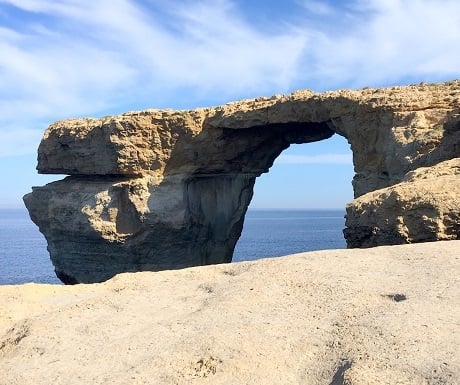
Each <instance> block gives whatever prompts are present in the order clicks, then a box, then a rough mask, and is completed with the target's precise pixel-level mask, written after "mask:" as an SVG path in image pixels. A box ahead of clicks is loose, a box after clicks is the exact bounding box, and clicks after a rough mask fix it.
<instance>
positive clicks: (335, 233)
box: [0, 209, 346, 285]
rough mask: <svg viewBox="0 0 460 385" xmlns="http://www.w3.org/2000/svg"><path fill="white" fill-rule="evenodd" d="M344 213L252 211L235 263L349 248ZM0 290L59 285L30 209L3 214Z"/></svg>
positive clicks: (0, 211) (0, 214)
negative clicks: (9, 286) (10, 286)
mask: <svg viewBox="0 0 460 385" xmlns="http://www.w3.org/2000/svg"><path fill="white" fill-rule="evenodd" d="M344 215H345V212H344V211H343V210H281V209H279V210H268V209H267V210H265V209H264V210H262V209H249V210H248V212H247V214H246V218H245V221H244V227H243V232H242V234H241V237H240V239H239V241H238V243H237V245H236V248H235V252H234V254H233V262H240V261H251V260H256V259H260V258H269V257H270V258H273V257H279V256H283V255H287V254H294V253H300V252H304V251H313V250H324V249H342V248H345V247H346V244H345V240H344V238H343V234H342V229H343V228H344V223H345V219H344ZM0 245H1V247H0V285H5V284H21V283H27V282H35V283H51V284H61V282H60V281H59V280H58V279H57V278H56V276H55V274H54V268H53V265H52V264H51V261H50V259H49V254H48V251H47V249H46V240H45V238H44V237H43V235H42V234H41V233H40V232H39V231H38V227H37V226H36V225H35V224H34V223H33V222H32V221H31V220H30V218H29V214H28V212H27V210H26V209H0Z"/></svg>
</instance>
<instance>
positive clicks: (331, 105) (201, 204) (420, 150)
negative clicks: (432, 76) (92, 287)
mask: <svg viewBox="0 0 460 385" xmlns="http://www.w3.org/2000/svg"><path fill="white" fill-rule="evenodd" d="M459 94H460V84H459V82H451V83H447V84H443V85H431V86H426V85H421V86H412V87H394V88H391V89H381V90H372V89H366V90H362V91H337V92H331V93H326V94H314V93H312V92H310V91H301V92H297V93H294V94H292V95H288V96H274V97H272V98H259V99H255V100H248V101H242V102H236V103H230V104H228V105H225V106H222V107H218V108H208V109H198V110H193V111H159V110H147V111H141V112H132V113H126V114H123V115H120V116H116V117H112V118H105V119H76V120H66V121H61V122H56V123H54V124H52V125H51V126H50V127H49V128H48V129H47V131H46V132H45V134H44V137H43V140H42V142H41V144H40V147H39V156H38V167H37V168H38V170H39V172H42V173H57V174H68V175H70V176H69V177H67V178H65V179H64V180H62V181H58V182H54V183H51V184H49V185H47V186H44V187H37V188H34V189H33V192H32V193H31V194H28V195H26V196H25V197H24V201H25V203H26V206H27V208H28V210H29V213H30V215H31V218H32V220H33V221H34V222H35V223H37V224H38V226H39V228H40V231H41V232H42V233H43V234H44V235H45V237H46V239H47V241H48V249H49V251H50V255H51V259H52V261H53V264H54V266H55V268H56V273H57V274H58V276H59V277H60V278H61V279H62V280H63V281H64V282H66V283H75V282H97V281H102V280H105V279H108V278H110V277H112V276H113V275H115V274H117V273H119V272H125V271H139V270H160V269H170V268H182V267H187V266H194V265H201V264H209V263H221V262H229V261H230V260H231V257H232V252H233V248H234V246H235V243H236V241H237V239H238V237H239V235H240V233H241V228H242V224H243V220H244V215H245V213H246V209H247V207H248V204H249V202H250V200H251V197H252V191H253V186H254V181H255V178H256V177H257V176H258V175H260V174H261V173H263V172H266V171H268V169H269V168H270V166H271V165H272V164H273V161H274V160H275V158H276V157H277V156H278V155H279V154H280V153H281V151H282V150H283V149H285V148H286V147H288V146H289V144H290V143H308V142H312V141H317V140H322V139H326V138H328V137H330V136H331V135H333V134H334V133H337V134H339V135H342V136H344V137H346V138H347V140H348V142H349V143H350V146H351V150H352V152H353V161H354V168H355V172H356V175H355V177H354V180H353V188H354V192H355V197H360V196H363V195H364V194H366V196H367V193H370V192H373V191H375V190H379V189H385V188H390V187H389V186H393V185H397V184H398V183H400V182H403V183H405V181H406V180H407V178H408V177H409V178H411V177H412V178H413V174H411V172H412V171H413V170H417V169H420V168H421V167H425V166H433V165H436V167H438V169H439V170H442V171H440V172H441V174H442V173H447V174H448V173H449V172H450V173H451V174H455V172H456V171H455V170H457V168H455V167H454V166H455V164H457V163H455V162H456V160H455V159H453V158H457V157H459V149H458V143H459V132H460V123H459V121H460V118H459V116H460V113H459V111H460V106H459V100H460V97H459ZM449 159H453V160H452V161H450V162H451V163H448V164H447V166H445V167H447V169H448V170H450V171H445V170H446V168H445V167H444V166H441V165H442V164H443V163H442V162H443V161H445V160H449ZM452 162H454V163H452ZM443 167H444V168H443ZM452 170H454V171H452ZM440 172H438V174H439V173H440ZM411 183H412V185H413V186H415V185H416V183H415V181H412V182H411ZM417 183H418V182H417ZM446 183H451V186H450V185H449V186H450V187H451V188H454V189H455V188H456V187H455V186H457V184H458V178H457V179H453V181H451V180H449V181H447V182H446ZM457 190H458V189H457ZM379 191H380V190H379ZM378 194H383V195H378ZM378 194H377V195H376V196H375V197H372V199H373V201H372V202H373V203H372V202H371V203H369V201H368V200H366V199H367V198H366V199H365V198H364V197H363V198H360V199H358V200H356V201H354V202H353V204H351V205H350V206H349V207H348V218H347V230H346V231H345V236H346V238H347V242H348V245H349V246H353V247H357V246H358V247H361V246H373V245H376V244H391V243H401V242H411V241H414V240H415V241H417V240H418V239H420V237H419V238H417V237H415V235H414V234H413V231H415V230H411V229H417V230H416V231H417V232H419V233H420V232H425V233H424V234H425V235H424V236H423V237H422V238H421V240H435V239H453V238H455V237H457V234H458V232H459V230H458V228H459V225H458V223H459V222H460V220H459V219H458V206H456V203H455V202H456V201H455V199H457V198H456V197H455V196H454V197H445V196H442V199H441V198H440V200H439V202H438V201H436V202H435V203H434V209H433V210H431V211H430V214H429V215H431V217H432V219H433V221H439V226H438V227H433V223H431V222H430V223H428V224H427V225H426V226H425V227H423V226H422V228H423V230H420V226H418V227H414V226H413V224H411V223H409V222H410V216H407V215H406V214H405V213H404V212H403V207H402V206H401V209H400V210H401V212H400V213H399V214H400V215H398V213H396V214H395V215H393V217H394V219H393V221H392V222H391V223H388V221H387V219H386V217H388V215H386V214H387V213H385V212H381V213H380V215H373V213H374V212H378V210H375V208H376V205H377V206H378V207H385V204H387V203H388V202H389V201H388V199H386V198H385V196H386V195H385V194H386V193H385V192H383V193H378ZM417 199H419V200H420V198H417ZM402 201H403V199H399V200H398V201H397V202H402ZM440 202H443V203H442V204H441V203H440ZM445 202H448V203H449V202H450V206H449V204H448V205H447V206H446V204H445ZM424 204H425V203H424ZM443 205H444V206H443ZM441 206H442V207H441ZM392 207H396V209H394V208H393V209H392V210H393V211H394V210H396V211H397V210H399V209H398V206H397V204H396V206H395V205H393V206H392ZM414 207H415V208H416V207H417V204H415V206H414ZM386 210H388V209H386ZM455 215H457V217H456V216H455ZM433 216H434V217H435V218H434V217H433ZM350 218H351V219H350ZM363 218H367V219H365V220H363ZM366 221H367V222H366ZM436 223H437V222H436ZM433 229H434V230H433Z"/></svg>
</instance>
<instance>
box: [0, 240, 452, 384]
mask: <svg viewBox="0 0 460 385" xmlns="http://www.w3.org/2000/svg"><path fill="white" fill-rule="evenodd" d="M459 249H460V241H459V240H457V241H446V242H431V243H423V244H412V245H399V246H383V247H377V248H370V249H353V250H327V251H318V252H311V253H305V254H297V255H293V256H289V257H282V258H272V259H265V260H259V261H254V262H244V263H232V264H226V265H217V266H200V267H194V268H190V269H184V270H180V271H161V272H155V273H151V272H142V273H135V274H120V275H118V276H116V277H115V278H113V279H112V280H109V281H107V282H105V283H103V284H94V285H77V286H63V285H36V284H26V285H16V286H0V385H49V384H53V385H88V384H94V385H127V384H129V385H145V384H167V385H170V384H177V385H186V384H197V385H198V384H199V385H205V384H206V385H229V384H238V385H239V384H244V385H273V384H277V385H296V384H299V385H300V384H302V385H345V384H346V385H371V384H372V385H396V384H404V385H458V384H459V378H460V349H459V348H458V347H459V345H460V333H459V322H460V284H459V277H460V259H459V257H458V256H459V254H458V250H459Z"/></svg>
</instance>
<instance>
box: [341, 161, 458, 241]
mask: <svg viewBox="0 0 460 385" xmlns="http://www.w3.org/2000/svg"><path fill="white" fill-rule="evenodd" d="M346 226H347V228H346V229H345V230H344V234H345V237H346V239H347V243H348V246H349V247H372V246H378V245H388V244H398V243H414V242H428V241H438V240H450V239H458V237H459V234H460V158H456V159H452V160H450V161H445V162H441V163H439V164H437V165H436V166H433V167H421V168H419V169H417V170H415V171H412V172H410V173H408V174H407V176H406V178H405V179H404V181H403V182H401V183H398V184H396V185H394V186H391V187H387V188H383V189H380V190H377V191H373V192H370V193H367V194H365V195H362V196H361V197H359V198H357V199H355V200H354V201H353V202H351V203H350V204H349V205H348V206H347V220H346Z"/></svg>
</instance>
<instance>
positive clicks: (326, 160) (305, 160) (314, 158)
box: [275, 154, 353, 165]
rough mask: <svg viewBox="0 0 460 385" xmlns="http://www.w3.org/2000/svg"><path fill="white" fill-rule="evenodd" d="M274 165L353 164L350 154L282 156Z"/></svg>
mask: <svg viewBox="0 0 460 385" xmlns="http://www.w3.org/2000/svg"><path fill="white" fill-rule="evenodd" d="M275 164H348V165H349V164H353V158H352V155H351V154H319V155H288V154H286V155H284V154H281V155H280V156H279V157H278V158H276V160H275Z"/></svg>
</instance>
